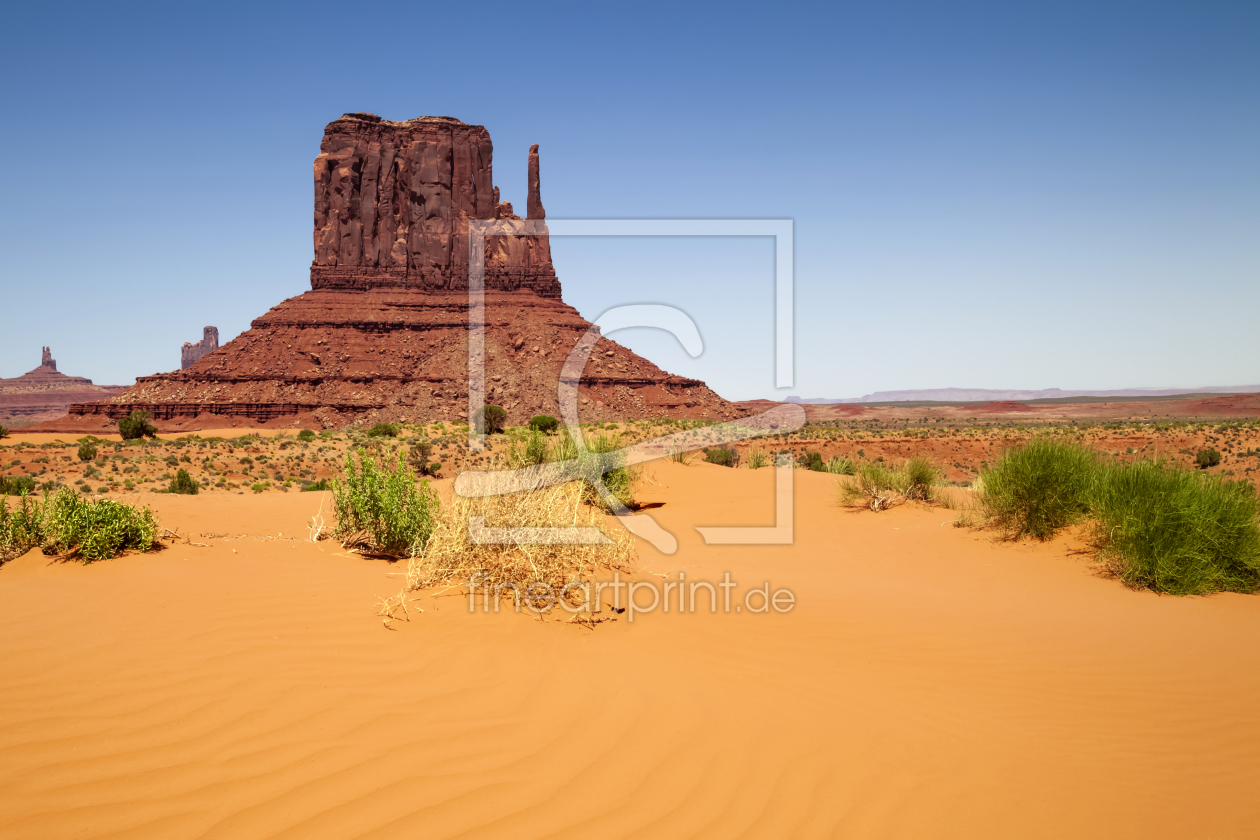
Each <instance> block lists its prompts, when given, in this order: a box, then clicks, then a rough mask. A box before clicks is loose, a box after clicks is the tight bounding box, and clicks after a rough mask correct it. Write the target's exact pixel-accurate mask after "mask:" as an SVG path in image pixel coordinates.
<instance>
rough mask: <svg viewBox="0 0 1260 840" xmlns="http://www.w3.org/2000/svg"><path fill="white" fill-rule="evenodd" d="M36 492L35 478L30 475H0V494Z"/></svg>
mask: <svg viewBox="0 0 1260 840" xmlns="http://www.w3.org/2000/svg"><path fill="white" fill-rule="evenodd" d="M34 492H35V479H33V478H31V477H30V476H29V475H0V495H5V496H20V495H22V494H23V493H34Z"/></svg>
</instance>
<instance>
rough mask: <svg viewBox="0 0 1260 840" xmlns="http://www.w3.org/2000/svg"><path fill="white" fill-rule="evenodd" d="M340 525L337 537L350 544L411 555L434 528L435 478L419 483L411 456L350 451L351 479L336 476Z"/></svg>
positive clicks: (348, 473) (335, 500) (347, 473)
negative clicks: (387, 458)
mask: <svg viewBox="0 0 1260 840" xmlns="http://www.w3.org/2000/svg"><path fill="white" fill-rule="evenodd" d="M333 506H334V508H335V510H336V514H337V524H336V526H335V527H334V529H333V536H335V537H337V538H338V539H339V540H341V544H342V545H343V546H344V547H346V548H352V549H358V550H360V551H362V552H363V553H367V554H375V555H380V556H384V557H407V556H410V555H413V554H415V553H417V552H419V551H422V550H423V549H424V545H425V543H426V542H427V541H428V539H429V535H430V534H432V533H433V519H434V516H435V515H436V513H437V510H438V501H437V496H436V495H434V493H433V491H432V490H431V489H430V488H429V482H427V481H422V482H421V483H420V485H419V487H417V486H416V480H415V475H414V474H413V473H412V471H411V469H410V468H409V467H408V466H407V462H406V459H405V456H404V455H403V453H402V452H399V453H398V462H397V463H396V464H389V463H386V462H384V461H383V460H382V461H381V462H378V461H377V459H376V458H375V457H373V456H371V455H369V454H367V453H366V452H364V450H363V449H359V463H358V465H357V466H356V465H355V463H354V453H353V452H347V453H346V462H345V478H344V480H343V479H335V480H334V481H333Z"/></svg>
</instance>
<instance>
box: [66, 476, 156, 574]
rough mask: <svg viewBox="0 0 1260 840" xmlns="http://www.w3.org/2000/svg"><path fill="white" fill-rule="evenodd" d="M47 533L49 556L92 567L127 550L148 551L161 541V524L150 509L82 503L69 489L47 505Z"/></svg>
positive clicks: (94, 502)
mask: <svg viewBox="0 0 1260 840" xmlns="http://www.w3.org/2000/svg"><path fill="white" fill-rule="evenodd" d="M43 529H44V536H43V541H42V544H41V547H42V548H43V551H44V553H45V554H60V555H63V556H68V557H74V558H78V559H81V560H82V561H83V562H84V563H90V562H92V561H93V560H107V559H109V558H111V557H116V556H117V555H118V554H120V553H121V552H123V551H127V550H134V551H148V550H149V549H151V548H152V547H153V543H154V541H155V540H156V539H157V533H158V520H157V516H155V515H154V513H153V511H151V510H149V509H148V508H147V507H141V506H139V505H126V504H122V503H121V502H115V501H111V500H109V499H101V500H100V501H91V500H89V499H80V498H79V497H78V496H76V495H75V494H74V491H72V490H70V489H69V488H65V489H62V490H59V491H57V493H56V494H55V495H54V496H52V497H51V498H50V499H48V500H47V501H46V502H45V511H44V521H43Z"/></svg>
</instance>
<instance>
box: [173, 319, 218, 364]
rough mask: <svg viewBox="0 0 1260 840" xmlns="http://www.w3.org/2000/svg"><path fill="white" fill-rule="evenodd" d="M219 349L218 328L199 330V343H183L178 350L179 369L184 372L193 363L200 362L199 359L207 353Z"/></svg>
mask: <svg viewBox="0 0 1260 840" xmlns="http://www.w3.org/2000/svg"><path fill="white" fill-rule="evenodd" d="M218 349H219V328H218V327H204V328H202V330H201V341H198V342H197V343H196V344H193V343H192V342H191V341H185V342H184V346H183V347H182V348H180V351H179V355H180V360H179V369H180V370H185V369H187V368H190V367H192V366H193V364H194V363H196V362H198V361H200V360H201V357H202V356H204V355H206V354H207V353H209V352H210V351H211V350H218Z"/></svg>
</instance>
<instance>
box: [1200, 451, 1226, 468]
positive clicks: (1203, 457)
mask: <svg viewBox="0 0 1260 840" xmlns="http://www.w3.org/2000/svg"><path fill="white" fill-rule="evenodd" d="M1194 462H1195V464H1197V465H1198V467H1199V469H1201V470H1206V469H1207V468H1208V467H1215V466H1217V465H1218V464H1220V463H1221V453H1219V452H1217V451H1216V450H1215V449H1200V450H1199V454H1197V455H1195V456H1194Z"/></svg>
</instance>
